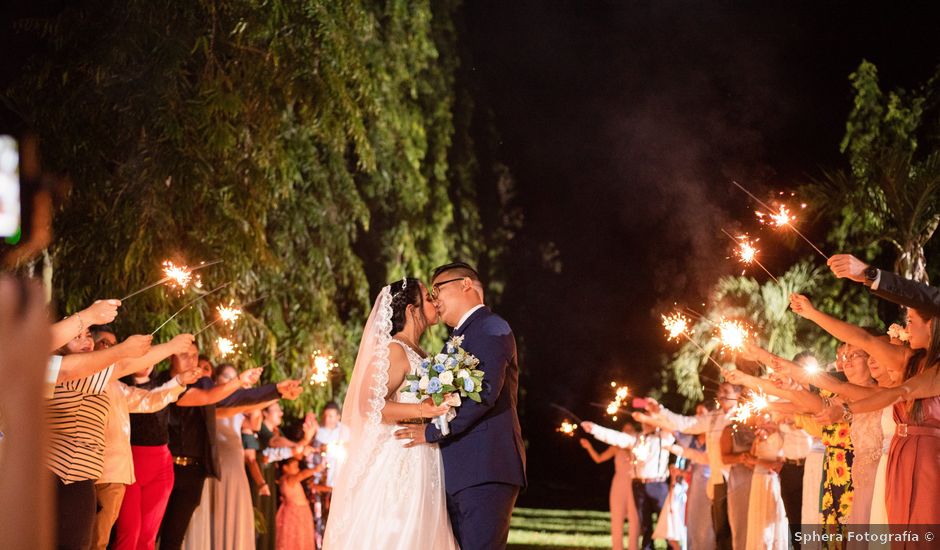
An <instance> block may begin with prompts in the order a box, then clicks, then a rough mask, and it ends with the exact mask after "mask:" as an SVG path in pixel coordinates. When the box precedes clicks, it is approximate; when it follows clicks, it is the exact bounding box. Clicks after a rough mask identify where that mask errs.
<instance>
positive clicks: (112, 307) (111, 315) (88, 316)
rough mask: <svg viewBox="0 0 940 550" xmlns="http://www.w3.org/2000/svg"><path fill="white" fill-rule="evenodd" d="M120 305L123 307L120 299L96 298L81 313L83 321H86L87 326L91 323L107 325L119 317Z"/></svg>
mask: <svg viewBox="0 0 940 550" xmlns="http://www.w3.org/2000/svg"><path fill="white" fill-rule="evenodd" d="M119 307H121V301H120V300H115V299H110V300H95V302H94V303H93V304H91V305H90V306H88V307H86V308H85V309H83V310H82V311H81V312H80V313H79V314H80V315H81V319H82V321H83V322H84V323H86V324H85V327H86V328H87V327H89V326H91V325H106V324H108V323H110V322H111V321H113V320H114V319H115V317H117V314H118V308H119Z"/></svg>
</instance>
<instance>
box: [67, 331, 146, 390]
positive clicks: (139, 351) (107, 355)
mask: <svg viewBox="0 0 940 550" xmlns="http://www.w3.org/2000/svg"><path fill="white" fill-rule="evenodd" d="M149 350H150V336H149V335H147V336H142V335H135V336H131V337H129V338H127V339H126V340H124V341H123V342H121V343H120V344H118V345H116V346H111V347H110V348H106V349H102V350H97V351H89V352H88V353H72V354H69V355H66V356H64V357H63V358H62V366H61V368H60V369H59V376H58V377H57V378H56V383H58V384H61V383H62V382H69V381H71V380H78V379H81V378H86V377H88V376H91V375H93V374H95V373H96V372H100V371H102V370H104V369H106V368H108V367H109V366H111V365H113V364H115V363H117V362H119V361H121V360H123V359H128V358H133V357H140V356H142V355H144V354H145V353H147V352H148V351H149Z"/></svg>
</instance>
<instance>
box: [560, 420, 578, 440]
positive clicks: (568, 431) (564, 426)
mask: <svg viewBox="0 0 940 550" xmlns="http://www.w3.org/2000/svg"><path fill="white" fill-rule="evenodd" d="M577 429H578V425H577V424H572V423H571V422H568V420H562V422H561V426H559V427H558V429H557V430H555V431H557V432H561V433H563V434H565V435H567V436H568V437H574V432H575V430H577Z"/></svg>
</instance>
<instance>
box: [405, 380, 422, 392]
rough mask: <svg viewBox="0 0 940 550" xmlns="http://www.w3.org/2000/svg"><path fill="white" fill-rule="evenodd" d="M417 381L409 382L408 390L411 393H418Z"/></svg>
mask: <svg viewBox="0 0 940 550" xmlns="http://www.w3.org/2000/svg"><path fill="white" fill-rule="evenodd" d="M418 389H419V388H418V381H417V380H414V381H412V382H411V388H409V389H408V391H410V392H411V393H418Z"/></svg>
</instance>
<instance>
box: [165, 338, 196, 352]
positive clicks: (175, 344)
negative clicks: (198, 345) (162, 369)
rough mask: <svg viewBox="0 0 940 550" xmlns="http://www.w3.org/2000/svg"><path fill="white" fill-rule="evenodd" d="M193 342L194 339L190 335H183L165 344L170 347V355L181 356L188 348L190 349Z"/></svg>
mask: <svg viewBox="0 0 940 550" xmlns="http://www.w3.org/2000/svg"><path fill="white" fill-rule="evenodd" d="M194 341H195V339H194V337H193V335H192V334H188V333H183V334H177V335H176V336H174V337H173V338H172V339H171V340H170V341H169V342H167V345H169V346H170V350H171V351H172V355H182V354H183V353H186V352H187V351H189V348H190V347H192V345H193V342H194Z"/></svg>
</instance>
